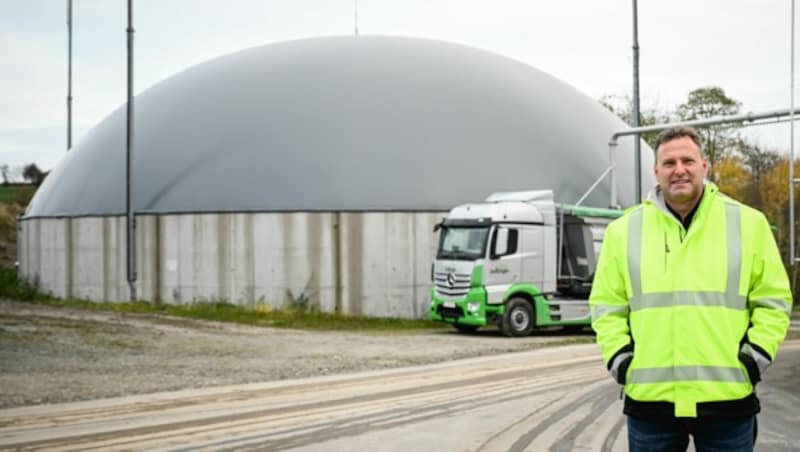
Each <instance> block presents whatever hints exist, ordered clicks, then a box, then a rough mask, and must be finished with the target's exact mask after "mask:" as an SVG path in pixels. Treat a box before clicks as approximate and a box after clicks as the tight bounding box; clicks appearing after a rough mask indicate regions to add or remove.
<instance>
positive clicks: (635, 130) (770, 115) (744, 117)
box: [608, 0, 798, 242]
mask: <svg viewBox="0 0 800 452" xmlns="http://www.w3.org/2000/svg"><path fill="white" fill-rule="evenodd" d="M793 1H794V0H793ZM792 91H794V89H792ZM797 111H798V110H796V109H795V108H794V107H792V108H784V109H780V110H769V111H765V112H761V113H753V112H750V113H742V114H738V115H730V116H715V117H713V118H704V119H695V120H693V121H685V122H670V123H666V124H654V125H652V126H644V127H631V128H629V129H626V130H620V131H618V132H615V133H614V134H613V135H611V139H610V140H609V141H608V162H609V166H611V167H614V147H616V146H617V138H619V137H622V136H626V135H636V134H640V133H646V132H660V131H662V130H664V129H669V128H670V127H676V126H690V127H706V126H713V125H716V124H726V123H732V122H740V123H746V122H748V123H752V124H746V125H759V124H762V123H756V121H761V120H763V119H769V120H770V121H765V122H764V123H767V124H769V123H772V122H774V121H776V120H778V119H779V118H782V117H784V116H789V118H790V121H794V120H795V116H794V114H795V113H796V112H797ZM793 128H794V123H793V124H792V129H793ZM793 133H794V132H792V134H793ZM792 140H794V135H792ZM792 149H794V143H793V142H792ZM792 152H793V151H792ZM792 159H794V156H792ZM792 166H793V165H790V166H789V168H790V172H791V171H792V170H791V169H792ZM633 170H634V172H635V173H637V174H639V175H640V174H641V171H642V168H641V166H639V167H637V168H634V169H633ZM793 177H794V176H792V178H793ZM639 178H641V175H640V176H639ZM790 180H791V179H790ZM610 191H611V206H612V207H614V206H616V205H617V184H616V169H612V171H611V190H610ZM789 193H790V196H792V195H791V193H792V190H789ZM793 205H794V204H791V205H790V207H789V213H790V216H791V215H794V214H793V207H792V206H793ZM790 221H791V218H790ZM790 237H791V236H790ZM790 242H791V240H790Z"/></svg>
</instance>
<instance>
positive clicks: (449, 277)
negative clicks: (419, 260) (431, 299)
mask: <svg viewBox="0 0 800 452" xmlns="http://www.w3.org/2000/svg"><path fill="white" fill-rule="evenodd" d="M471 279H472V277H471V276H470V275H468V274H464V273H444V272H442V273H436V274H434V275H433V284H434V285H435V286H436V293H438V294H439V295H443V296H445V297H451V298H457V297H463V296H464V295H466V294H467V292H469V287H470V282H471Z"/></svg>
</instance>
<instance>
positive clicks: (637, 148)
mask: <svg viewBox="0 0 800 452" xmlns="http://www.w3.org/2000/svg"><path fill="white" fill-rule="evenodd" d="M631 125H632V126H633V127H639V24H638V13H637V8H636V0H633V111H632V112H631ZM641 144H642V143H641V135H639V134H636V136H635V137H634V139H633V164H634V168H641V167H642V146H641ZM635 184H636V204H639V203H640V202H642V174H641V171H640V170H637V171H636V181H635Z"/></svg>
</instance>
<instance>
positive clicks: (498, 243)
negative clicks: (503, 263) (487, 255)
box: [492, 228, 508, 259]
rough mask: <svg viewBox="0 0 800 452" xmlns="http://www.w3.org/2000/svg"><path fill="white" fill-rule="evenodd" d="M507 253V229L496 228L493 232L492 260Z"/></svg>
mask: <svg viewBox="0 0 800 452" xmlns="http://www.w3.org/2000/svg"><path fill="white" fill-rule="evenodd" d="M507 251H508V229H506V228H497V229H495V231H494V249H493V250H492V258H494V259H496V258H498V257H500V256H502V255H504V254H506V252H507Z"/></svg>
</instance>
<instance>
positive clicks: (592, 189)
mask: <svg viewBox="0 0 800 452" xmlns="http://www.w3.org/2000/svg"><path fill="white" fill-rule="evenodd" d="M613 169H614V167H613V166H609V167H608V168H606V170H605V171H603V174H601V175H600V177H598V178H597V179H596V180H595V181H594V183H593V184H592V186H591V187H589V189H588V190H586V193H584V194H583V196H581V199H579V200H578V202H576V203H575V204H573V205H574V206H576V207H577V206H580V205H581V204H582V203H583V201H585V200H586V198H588V197H589V195H590V194H591V193H592V191H594V189H595V188H596V187H597V186H598V185H599V184H600V182H602V181H603V179H605V177H606V175H607V174H608V173H609V172H611V171H612V170H613Z"/></svg>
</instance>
